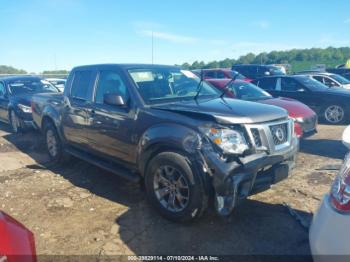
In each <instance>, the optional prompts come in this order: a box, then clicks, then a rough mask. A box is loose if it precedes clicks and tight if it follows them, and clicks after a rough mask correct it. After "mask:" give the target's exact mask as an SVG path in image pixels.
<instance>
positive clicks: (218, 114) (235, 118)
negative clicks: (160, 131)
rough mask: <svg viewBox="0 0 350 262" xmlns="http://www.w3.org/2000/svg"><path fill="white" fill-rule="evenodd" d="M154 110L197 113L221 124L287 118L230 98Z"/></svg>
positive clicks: (281, 112) (279, 111) (272, 108)
mask: <svg viewBox="0 0 350 262" xmlns="http://www.w3.org/2000/svg"><path fill="white" fill-rule="evenodd" d="M152 108H154V109H161V110H167V111H172V112H176V113H182V114H186V113H198V114H203V115H209V116H212V117H214V118H215V119H216V121H217V122H218V123H222V124H251V123H260V122H267V121H273V120H277V119H281V118H286V117H288V113H287V111H286V110H284V109H282V108H279V107H276V106H271V105H264V104H260V103H255V102H248V101H242V100H237V99H230V98H224V99H220V98H216V99H212V100H204V99H199V100H197V101H195V100H193V101H186V102H176V103H169V104H163V105H155V106H152Z"/></svg>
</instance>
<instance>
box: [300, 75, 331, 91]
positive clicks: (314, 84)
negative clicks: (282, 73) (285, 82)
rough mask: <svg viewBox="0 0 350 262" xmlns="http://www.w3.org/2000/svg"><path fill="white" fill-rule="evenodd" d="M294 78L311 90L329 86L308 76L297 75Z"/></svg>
mask: <svg viewBox="0 0 350 262" xmlns="http://www.w3.org/2000/svg"><path fill="white" fill-rule="evenodd" d="M296 79H297V80H298V81H299V83H301V84H302V85H304V86H306V87H307V88H309V89H311V90H324V89H328V88H329V87H328V86H326V85H324V84H322V83H321V82H319V81H317V80H315V79H313V78H311V77H308V76H299V77H296Z"/></svg>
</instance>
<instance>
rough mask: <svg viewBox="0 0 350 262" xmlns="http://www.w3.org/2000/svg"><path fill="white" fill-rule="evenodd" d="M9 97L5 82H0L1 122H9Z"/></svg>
mask: <svg viewBox="0 0 350 262" xmlns="http://www.w3.org/2000/svg"><path fill="white" fill-rule="evenodd" d="M8 103H9V100H8V95H7V92H6V86H5V83H4V82H0V120H1V121H5V122H7V121H8V119H7V118H8V116H7V115H8V113H7V110H8Z"/></svg>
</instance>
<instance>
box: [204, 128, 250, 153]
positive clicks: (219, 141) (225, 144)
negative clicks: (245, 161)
mask: <svg viewBox="0 0 350 262" xmlns="http://www.w3.org/2000/svg"><path fill="white" fill-rule="evenodd" d="M201 130H202V132H203V133H204V134H205V135H206V136H207V137H208V138H209V139H210V140H211V141H212V142H213V143H214V144H216V145H217V146H218V147H220V148H221V149H222V151H223V152H224V153H226V154H243V153H244V151H246V150H247V149H249V147H248V144H247V142H246V140H245V138H244V136H243V134H242V133H241V132H239V131H236V130H232V129H226V128H201Z"/></svg>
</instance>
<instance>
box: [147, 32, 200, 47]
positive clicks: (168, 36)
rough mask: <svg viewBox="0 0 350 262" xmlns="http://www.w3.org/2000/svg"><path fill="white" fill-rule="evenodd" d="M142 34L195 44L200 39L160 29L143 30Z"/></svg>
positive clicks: (174, 41)
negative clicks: (160, 30)
mask: <svg viewBox="0 0 350 262" xmlns="http://www.w3.org/2000/svg"><path fill="white" fill-rule="evenodd" d="M140 33H141V34H142V35H145V36H149V37H152V36H153V37H154V38H158V39H161V40H165V41H169V42H173V43H180V44H193V43H196V42H197V41H198V40H199V39H198V38H195V37H190V36H183V35H178V34H173V33H169V32H159V31H152V30H142V31H140Z"/></svg>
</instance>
